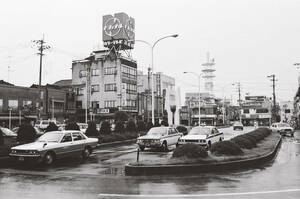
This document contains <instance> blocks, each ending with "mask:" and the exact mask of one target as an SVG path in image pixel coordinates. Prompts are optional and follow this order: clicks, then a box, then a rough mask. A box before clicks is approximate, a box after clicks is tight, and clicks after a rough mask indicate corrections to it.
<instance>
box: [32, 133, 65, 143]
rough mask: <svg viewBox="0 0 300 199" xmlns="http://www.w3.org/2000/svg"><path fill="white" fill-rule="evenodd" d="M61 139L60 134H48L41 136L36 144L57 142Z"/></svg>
mask: <svg viewBox="0 0 300 199" xmlns="http://www.w3.org/2000/svg"><path fill="white" fill-rule="evenodd" d="M61 137H62V133H55V132H49V133H46V134H44V135H42V136H41V137H40V138H39V139H38V140H37V141H38V142H59V141H60V139H61Z"/></svg>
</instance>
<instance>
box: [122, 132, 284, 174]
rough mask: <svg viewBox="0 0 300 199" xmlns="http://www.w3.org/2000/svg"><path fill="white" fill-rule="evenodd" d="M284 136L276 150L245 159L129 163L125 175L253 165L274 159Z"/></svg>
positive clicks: (174, 172)
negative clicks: (156, 164)
mask: <svg viewBox="0 0 300 199" xmlns="http://www.w3.org/2000/svg"><path fill="white" fill-rule="evenodd" d="M281 142H282V138H280V139H279V140H278V141H277V143H276V146H275V147H274V150H273V151H272V152H270V153H268V154H265V155H262V156H260V157H256V158H249V159H245V160H235V161H230V162H222V163H210V164H189V165H160V166H132V165H129V164H127V165H126V166H125V175H129V176H130V175H132V176H134V175H159V174H165V175H166V174H176V173H177V174H178V173H180V174H186V173H201V172H210V171H227V170H230V169H236V168H242V167H251V166H253V165H257V164H261V163H264V162H266V161H269V160H272V159H273V158H274V157H275V155H276V154H277V151H278V149H279V147H280V144H281Z"/></svg>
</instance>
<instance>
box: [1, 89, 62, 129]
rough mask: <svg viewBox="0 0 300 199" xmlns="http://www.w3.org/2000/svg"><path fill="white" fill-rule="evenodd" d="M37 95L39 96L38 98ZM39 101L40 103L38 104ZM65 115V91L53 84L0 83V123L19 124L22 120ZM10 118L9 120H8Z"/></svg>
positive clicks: (58, 118)
mask: <svg viewBox="0 0 300 199" xmlns="http://www.w3.org/2000/svg"><path fill="white" fill-rule="evenodd" d="M39 97H41V98H40V99H41V100H40V99H39ZM39 103H40V104H39ZM65 117H66V92H65V91H63V90H61V89H60V88H58V87H56V86H53V85H46V86H42V87H41V95H39V89H38V86H37V85H32V86H31V87H22V86H14V85H7V84H0V125H4V126H7V127H8V124H9V123H11V124H12V126H17V125H19V124H20V123H21V122H22V121H25V120H28V121H35V120H37V119H38V118H41V119H53V118H54V119H57V120H60V121H63V120H64V118H65ZM9 120H10V121H9Z"/></svg>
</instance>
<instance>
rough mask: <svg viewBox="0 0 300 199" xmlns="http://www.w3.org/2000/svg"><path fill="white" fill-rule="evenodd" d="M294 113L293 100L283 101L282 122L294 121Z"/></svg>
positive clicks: (281, 104)
mask: <svg viewBox="0 0 300 199" xmlns="http://www.w3.org/2000/svg"><path fill="white" fill-rule="evenodd" d="M293 115H294V102H293V101H281V102H280V119H281V122H287V123H290V122H292V120H293Z"/></svg>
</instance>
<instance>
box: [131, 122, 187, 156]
mask: <svg viewBox="0 0 300 199" xmlns="http://www.w3.org/2000/svg"><path fill="white" fill-rule="evenodd" d="M181 136H182V134H181V133H179V132H178V131H177V130H176V129H175V128H174V127H153V128H151V129H150V130H149V132H148V133H147V135H144V136H141V137H138V139H137V144H138V145H139V148H140V149H141V151H143V150H144V149H145V148H146V147H147V148H162V149H164V150H165V151H167V150H168V147H169V146H171V145H176V144H177V142H178V139H179V138H180V137H181Z"/></svg>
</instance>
